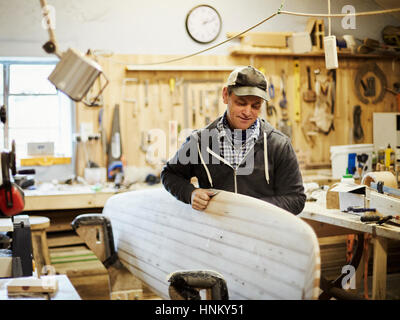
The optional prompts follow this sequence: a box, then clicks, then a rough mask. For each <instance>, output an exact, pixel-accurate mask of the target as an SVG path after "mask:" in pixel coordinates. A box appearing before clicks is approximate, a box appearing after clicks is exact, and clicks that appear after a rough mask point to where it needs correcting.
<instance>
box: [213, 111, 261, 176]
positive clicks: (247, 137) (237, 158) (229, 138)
mask: <svg viewBox="0 0 400 320" xmlns="http://www.w3.org/2000/svg"><path fill="white" fill-rule="evenodd" d="M217 129H218V131H219V134H218V139H219V149H220V156H221V157H222V158H224V159H225V160H226V161H228V162H229V163H230V165H231V166H232V167H233V168H234V169H237V168H238V166H239V165H240V163H241V162H242V161H243V159H244V158H245V156H246V155H247V152H248V151H249V150H251V148H253V146H254V144H255V142H256V140H257V139H258V136H259V133H260V121H259V120H258V118H257V120H256V121H254V123H253V124H252V125H251V126H250V127H249V128H248V129H247V130H240V129H235V130H232V129H231V127H230V126H229V123H228V119H227V117H226V112H225V113H224V115H223V116H222V118H221V119H220V121H219V122H218V124H217Z"/></svg>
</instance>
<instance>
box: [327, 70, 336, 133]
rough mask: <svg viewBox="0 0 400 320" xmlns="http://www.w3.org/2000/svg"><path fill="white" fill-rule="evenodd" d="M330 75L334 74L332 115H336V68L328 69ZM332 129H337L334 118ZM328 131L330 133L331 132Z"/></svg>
mask: <svg viewBox="0 0 400 320" xmlns="http://www.w3.org/2000/svg"><path fill="white" fill-rule="evenodd" d="M328 76H332V85H331V114H332V117H334V116H335V103H336V69H331V70H329V71H328ZM330 130H335V123H334V121H333V120H332V124H331V127H330V128H329V131H330ZM329 131H328V133H329Z"/></svg>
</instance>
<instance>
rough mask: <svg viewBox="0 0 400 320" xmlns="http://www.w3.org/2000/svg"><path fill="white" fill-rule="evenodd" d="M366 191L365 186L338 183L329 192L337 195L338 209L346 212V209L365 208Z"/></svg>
mask: <svg viewBox="0 0 400 320" xmlns="http://www.w3.org/2000/svg"><path fill="white" fill-rule="evenodd" d="M366 189H367V187H366V186H365V185H358V184H347V183H338V185H337V186H336V187H334V188H332V189H331V190H330V191H331V192H338V193H339V209H340V211H346V210H347V208H348V207H356V208H365V207H366V202H365V201H366V198H365V194H366Z"/></svg>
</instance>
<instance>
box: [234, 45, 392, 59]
mask: <svg viewBox="0 0 400 320" xmlns="http://www.w3.org/2000/svg"><path fill="white" fill-rule="evenodd" d="M229 51H230V54H231V55H235V56H238V55H261V56H284V57H325V53H324V52H323V51H321V52H320V51H318V52H308V53H293V52H291V51H290V49H274V48H257V47H250V46H245V47H244V46H233V47H231V48H230V50H229ZM338 58H339V59H340V58H351V59H352V58H355V59H360V58H362V59H394V58H397V59H398V58H400V55H391V54H384V55H379V54H361V53H350V52H338Z"/></svg>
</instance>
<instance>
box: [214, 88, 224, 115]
mask: <svg viewBox="0 0 400 320" xmlns="http://www.w3.org/2000/svg"><path fill="white" fill-rule="evenodd" d="M221 90H222V88H221V87H217V89H215V100H214V108H215V112H216V113H217V115H219V108H218V107H219V99H220V92H221Z"/></svg>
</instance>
